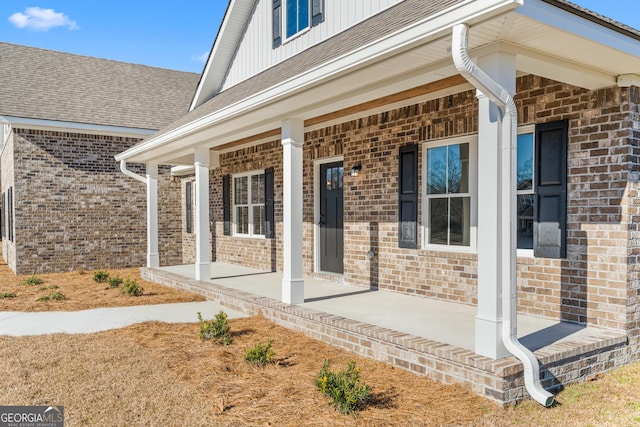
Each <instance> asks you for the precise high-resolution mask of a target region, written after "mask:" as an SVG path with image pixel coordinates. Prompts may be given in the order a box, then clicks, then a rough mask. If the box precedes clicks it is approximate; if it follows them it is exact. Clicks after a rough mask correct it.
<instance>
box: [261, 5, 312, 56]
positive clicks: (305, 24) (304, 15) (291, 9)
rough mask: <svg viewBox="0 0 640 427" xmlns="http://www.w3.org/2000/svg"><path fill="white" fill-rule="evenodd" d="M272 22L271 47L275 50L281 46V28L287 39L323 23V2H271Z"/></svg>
mask: <svg viewBox="0 0 640 427" xmlns="http://www.w3.org/2000/svg"><path fill="white" fill-rule="evenodd" d="M283 3H284V13H283ZM272 20H273V22H272V36H273V47H274V48H276V47H278V46H280V45H281V44H282V41H283V40H282V29H283V27H284V30H285V37H286V38H287V39H288V38H291V37H293V36H295V35H296V34H298V33H300V32H301V31H304V30H306V29H307V28H309V27H314V26H316V25H318V24H319V23H321V22H323V21H324V0H273V3H272Z"/></svg>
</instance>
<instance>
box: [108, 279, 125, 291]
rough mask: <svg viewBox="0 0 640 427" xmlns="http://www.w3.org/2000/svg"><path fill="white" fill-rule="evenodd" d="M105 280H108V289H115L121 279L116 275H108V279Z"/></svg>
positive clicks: (120, 283)
mask: <svg viewBox="0 0 640 427" xmlns="http://www.w3.org/2000/svg"><path fill="white" fill-rule="evenodd" d="M107 282H109V289H115V288H117V287H119V286H120V285H122V279H121V278H120V277H118V276H114V277H109V279H107Z"/></svg>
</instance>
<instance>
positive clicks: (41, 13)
mask: <svg viewBox="0 0 640 427" xmlns="http://www.w3.org/2000/svg"><path fill="white" fill-rule="evenodd" d="M9 22H11V23H12V24H13V25H15V26H16V27H18V28H26V29H28V30H33V31H48V30H49V29H51V28H54V27H68V28H69V29H70V30H78V29H79V28H80V27H78V25H77V24H76V21H72V20H71V19H69V17H68V16H67V15H65V14H64V13H60V12H56V11H55V10H53V9H41V8H39V7H28V8H26V9H25V11H24V13H22V12H17V13H14V14H13V15H11V16H10V17H9Z"/></svg>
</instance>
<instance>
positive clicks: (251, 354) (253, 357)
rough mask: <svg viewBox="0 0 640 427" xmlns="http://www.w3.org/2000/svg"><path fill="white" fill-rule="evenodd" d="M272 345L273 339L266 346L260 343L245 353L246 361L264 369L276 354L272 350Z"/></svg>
mask: <svg viewBox="0 0 640 427" xmlns="http://www.w3.org/2000/svg"><path fill="white" fill-rule="evenodd" d="M272 343H273V339H270V340H269V341H267V342H266V343H264V344H263V343H258V344H256V345H254V346H253V347H251V348H248V349H246V350H245V351H244V360H246V361H247V362H249V363H251V364H252V365H256V366H259V367H263V366H265V365H266V364H268V363H271V360H272V359H273V356H274V355H275V354H276V353H275V352H274V351H273V349H272V348H271V344H272Z"/></svg>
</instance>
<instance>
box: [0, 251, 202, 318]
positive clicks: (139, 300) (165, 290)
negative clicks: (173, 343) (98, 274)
mask: <svg viewBox="0 0 640 427" xmlns="http://www.w3.org/2000/svg"><path fill="white" fill-rule="evenodd" d="M108 272H109V276H110V277H114V276H118V277H120V278H122V279H125V278H127V277H129V278H131V279H134V280H136V281H137V282H138V284H139V285H140V286H142V287H143V288H144V293H143V294H142V295H141V296H139V297H132V296H128V295H122V294H121V293H120V289H117V288H115V289H108V286H109V285H108V283H96V282H94V280H93V271H87V272H84V271H74V272H71V273H52V274H38V275H37V276H36V277H37V278H39V279H41V280H42V283H41V284H39V285H31V286H30V285H25V284H24V282H25V280H27V279H28V278H29V277H30V276H16V275H14V274H13V272H12V271H11V270H10V269H9V267H7V265H6V264H4V263H2V264H0V311H76V310H87V309H90V308H99V307H124V306H131V305H146V304H165V303H172V302H189V301H204V298H203V297H201V296H199V295H194V294H190V293H187V292H182V291H179V290H176V289H172V288H169V287H166V286H162V285H158V284H157V283H152V282H147V281H146V280H143V279H141V278H140V272H139V269H138V268H128V269H122V270H108ZM55 292H60V293H62V294H63V295H64V296H65V297H66V298H67V299H65V300H53V301H46V302H43V301H37V299H38V298H40V297H43V296H46V295H49V294H51V293H55ZM13 295H15V297H12V296H13ZM3 296H4V298H3Z"/></svg>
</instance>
